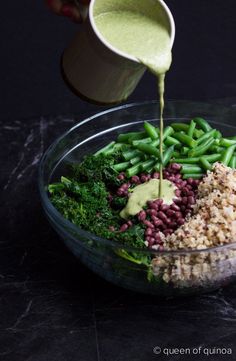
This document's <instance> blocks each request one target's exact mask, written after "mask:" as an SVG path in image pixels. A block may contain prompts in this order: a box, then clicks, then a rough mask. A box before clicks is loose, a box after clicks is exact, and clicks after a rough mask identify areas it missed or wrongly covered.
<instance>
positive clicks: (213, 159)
mask: <svg viewBox="0 0 236 361" xmlns="http://www.w3.org/2000/svg"><path fill="white" fill-rule="evenodd" d="M201 158H204V159H206V160H207V161H208V162H209V163H214V162H217V161H218V160H220V158H221V154H210V155H203V156H202V157H201Z"/></svg>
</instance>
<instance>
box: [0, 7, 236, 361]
mask: <svg viewBox="0 0 236 361" xmlns="http://www.w3.org/2000/svg"><path fill="white" fill-rule="evenodd" d="M167 3H168V5H169V6H170V8H171V10H172V12H173V14H174V17H175V20H176V26H177V34H176V42H175V45H174V51H173V58H174V62H173V66H172V69H171V71H170V73H169V74H168V78H167V97H168V98H179V99H193V100H209V99H219V98H221V99H222V98H226V99H225V101H224V102H226V103H228V104H230V103H232V102H234V101H235V97H236V73H235V64H236V59H235V54H236V52H235V50H236V49H235V37H236V22H235V10H236V5H235V1H233V0H227V1H218V0H214V1H213V0H200V1H189V0H169V1H167ZM76 28H77V26H76V25H74V24H71V23H69V22H68V21H67V20H66V19H62V18H58V17H56V16H53V15H52V14H50V13H49V12H48V11H47V9H46V8H45V7H44V5H43V2H42V1H34V2H33V1H30V0H27V1H14V2H13V1H5V2H3V3H2V4H1V12H0V39H1V53H0V66H1V67H0V68H1V81H0V126H1V128H0V129H1V130H0V142H1V152H0V161H1V172H0V182H1V188H2V189H3V193H2V197H1V208H0V209H1V211H0V212H1V214H0V219H1V239H0V360H1V361H54V360H55V361H75V360H76V361H77V360H80V361H90V360H91V361H95V360H98V361H110V360H114V361H126V360H127V361H128V360H129V361H131V360H132V361H133V360H134V361H149V360H158V359H159V360H189V356H176V357H174V356H172V357H167V356H163V355H162V356H157V355H154V354H153V351H152V349H153V347H154V346H157V345H159V346H161V347H180V346H182V347H197V346H199V345H205V346H208V347H212V348H213V347H214V346H217V347H231V348H232V349H233V351H234V355H232V356H219V355H218V356H214V357H212V358H210V357H203V356H200V357H195V358H194V359H197V360H199V361H202V360H203V359H205V358H206V359H212V360H214V361H215V360H235V359H236V356H235V353H236V347H235V332H236V331H235V322H236V286H230V287H228V288H226V289H224V290H220V291H219V292H217V293H213V294H210V295H206V296H201V297H195V298H191V299H181V300H172V301H160V300H157V299H156V298H155V297H147V296H142V295H136V294H134V293H132V292H128V291H125V290H122V289H119V288H117V287H115V286H112V285H110V284H108V283H107V282H105V281H103V280H101V279H99V278H98V277H97V276H95V275H94V274H92V273H91V272H90V271H88V270H87V269H86V268H85V267H83V266H82V265H81V264H80V263H79V262H78V261H77V260H76V259H75V258H74V257H73V256H72V255H71V254H69V252H67V250H66V249H65V248H64V246H63V245H62V243H61V242H60V240H59V239H58V237H57V235H56V234H55V232H54V231H53V230H52V229H51V227H50V226H49V224H48V222H47V221H46V219H45V217H44V215H43V213H42V210H41V206H40V202H39V197H38V192H37V187H36V175H37V165H38V162H39V159H40V157H41V155H42V153H43V151H44V150H45V149H46V147H47V146H48V145H49V144H50V143H51V142H52V141H53V140H54V139H55V138H56V137H57V136H58V135H59V134H61V133H62V132H63V131H65V130H66V129H68V128H69V127H71V125H72V124H74V122H75V119H76V120H82V119H83V118H84V117H85V116H86V115H88V114H91V113H94V112H96V111H98V110H100V109H101V108H98V107H95V106H91V105H88V104H86V103H84V102H82V101H80V100H79V99H78V98H76V97H75V96H74V95H73V94H72V93H70V91H69V90H68V89H67V88H66V86H65V85H64V83H63V81H62V80H61V76H60V71H59V58H60V54H61V52H62V50H63V49H64V47H65V46H66V45H67V43H68V42H69V40H70V39H71V37H72V36H73V34H74V32H75V31H76ZM153 98H155V82H154V79H153V78H152V77H151V76H149V75H145V77H144V79H143V80H142V82H141V83H140V85H139V86H138V88H137V90H136V91H135V93H134V94H133V96H132V97H131V98H130V101H134V100H146V99H153ZM235 103H236V102H235ZM73 114H74V115H75V117H73V116H72V115H73Z"/></svg>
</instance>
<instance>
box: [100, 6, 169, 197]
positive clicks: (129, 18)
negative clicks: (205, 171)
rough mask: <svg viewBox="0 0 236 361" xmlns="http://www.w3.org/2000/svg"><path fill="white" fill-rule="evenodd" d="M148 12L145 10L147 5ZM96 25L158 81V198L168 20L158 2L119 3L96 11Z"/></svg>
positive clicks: (166, 65) (161, 178)
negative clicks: (103, 10) (102, 10)
mask: <svg viewBox="0 0 236 361" xmlns="http://www.w3.org/2000/svg"><path fill="white" fill-rule="evenodd" d="M148 3H150V4H149V5H150V7H149V8H145V9H144V5H145V6H148ZM94 11H95V13H94V21H95V24H96V26H97V29H98V31H99V32H100V33H101V35H102V36H103V37H104V39H105V40H106V41H107V42H109V43H110V44H111V45H112V46H113V47H115V48H116V49H118V50H120V51H122V52H123V53H125V54H128V55H131V56H134V57H136V58H137V60H139V61H140V62H141V63H143V64H144V65H145V66H146V67H147V68H148V69H149V71H150V72H152V73H153V74H154V76H155V77H156V78H157V89H158V93H159V103H160V124H159V126H160V149H159V151H160V182H159V197H160V196H161V195H162V186H163V165H162V163H163V128H164V125H163V112H164V91H165V74H166V72H167V71H168V70H169V68H170V65H171V61H172V54H171V37H170V29H169V27H168V19H167V16H166V13H165V12H164V11H163V8H162V7H161V5H160V3H159V2H158V1H157V0H150V1H148V2H145V1H144V2H141V1H138V0H136V1H132V0H130V1H126V2H124V1H122V0H120V1H118V2H116V5H114V6H112V7H111V8H110V9H109V6H108V9H107V10H106V11H105V12H100V11H101V10H100V9H99V6H98V8H97V9H96V6H95V9H94Z"/></svg>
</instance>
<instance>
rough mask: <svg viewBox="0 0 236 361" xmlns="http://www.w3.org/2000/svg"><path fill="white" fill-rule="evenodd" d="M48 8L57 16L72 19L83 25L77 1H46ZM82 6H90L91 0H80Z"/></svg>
mask: <svg viewBox="0 0 236 361" xmlns="http://www.w3.org/2000/svg"><path fill="white" fill-rule="evenodd" d="M45 1H46V4H47V6H48V7H49V9H50V10H52V11H53V12H54V13H55V14H57V15H62V16H66V17H68V18H70V19H71V20H73V21H75V22H78V23H81V22H82V17H81V14H80V11H79V9H78V7H77V6H76V5H75V1H71V0H65V1H63V0H45ZM78 3H80V4H81V5H88V4H89V3H90V0H78Z"/></svg>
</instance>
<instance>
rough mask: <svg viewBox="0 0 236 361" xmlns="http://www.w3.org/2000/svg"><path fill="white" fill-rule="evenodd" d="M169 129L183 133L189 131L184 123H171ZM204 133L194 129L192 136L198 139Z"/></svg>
mask: <svg viewBox="0 0 236 361" xmlns="http://www.w3.org/2000/svg"><path fill="white" fill-rule="evenodd" d="M171 127H172V128H173V129H174V130H175V131H176V132H181V131H183V132H185V133H188V130H189V125H188V124H186V123H172V124H171ZM203 133H204V132H203V131H202V130H201V129H196V128H195V129H194V132H193V136H194V137H195V138H200V137H201V136H202V134H203Z"/></svg>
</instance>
